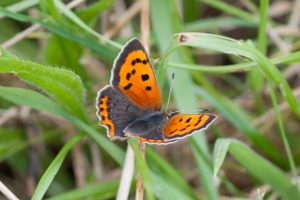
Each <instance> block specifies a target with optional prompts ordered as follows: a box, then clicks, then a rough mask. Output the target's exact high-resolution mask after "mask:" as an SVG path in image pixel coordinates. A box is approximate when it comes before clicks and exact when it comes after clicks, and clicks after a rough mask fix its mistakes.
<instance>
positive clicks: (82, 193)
mask: <svg viewBox="0 0 300 200" xmlns="http://www.w3.org/2000/svg"><path fill="white" fill-rule="evenodd" d="M118 187H119V180H113V181H107V182H101V183H98V184H93V185H87V186H85V187H83V188H79V189H75V190H71V191H68V192H65V193H63V194H58V195H57V196H54V197H51V198H49V199H47V200H65V199H68V200H76V199H86V198H87V199H89V198H91V199H113V198H114V197H115V196H116V193H117V191H118Z"/></svg>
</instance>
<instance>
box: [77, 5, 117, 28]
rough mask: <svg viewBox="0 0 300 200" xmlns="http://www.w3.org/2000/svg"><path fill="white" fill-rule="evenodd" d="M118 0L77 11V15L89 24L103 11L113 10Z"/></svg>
mask: <svg viewBox="0 0 300 200" xmlns="http://www.w3.org/2000/svg"><path fill="white" fill-rule="evenodd" d="M115 2H116V0H102V1H98V2H95V3H93V4H92V5H89V6H87V7H85V8H82V9H80V10H77V11H76V14H77V15H78V16H79V17H80V18H81V19H82V20H83V21H85V22H87V23H89V22H91V21H92V20H93V19H94V18H96V17H97V16H99V15H100V14H101V13H102V12H103V11H105V10H107V9H109V8H111V7H112V6H113V5H114V4H115Z"/></svg>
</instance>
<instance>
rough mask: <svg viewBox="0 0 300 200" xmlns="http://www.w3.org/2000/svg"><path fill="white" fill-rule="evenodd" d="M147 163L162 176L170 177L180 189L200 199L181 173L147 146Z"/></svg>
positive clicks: (154, 171) (170, 180)
mask: <svg viewBox="0 0 300 200" xmlns="http://www.w3.org/2000/svg"><path fill="white" fill-rule="evenodd" d="M147 161H148V162H147V163H149V166H150V168H151V170H152V172H153V173H156V174H159V176H160V177H164V179H168V180H169V182H171V183H173V184H174V185H176V186H177V188H179V189H180V190H182V191H184V192H185V193H186V194H188V195H189V196H190V197H191V198H193V199H198V195H197V194H196V193H195V192H194V191H193V188H192V187H190V186H189V185H188V183H187V182H186V180H184V178H183V177H182V176H181V175H180V173H179V172H178V171H177V170H176V169H175V168H174V167H173V166H172V165H170V164H169V163H167V162H166V161H165V160H164V159H162V158H161V157H160V156H159V155H158V154H157V153H155V152H154V151H153V150H152V149H151V148H149V147H148V148H147Z"/></svg>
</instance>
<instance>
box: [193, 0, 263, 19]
mask: <svg viewBox="0 0 300 200" xmlns="http://www.w3.org/2000/svg"><path fill="white" fill-rule="evenodd" d="M199 1H201V2H204V3H206V4H207V5H210V6H211V7H213V8H216V9H219V10H222V11H224V12H225V13H229V14H231V15H233V16H237V17H239V18H241V19H244V20H247V21H249V22H253V23H255V22H257V21H258V18H257V17H256V16H255V15H252V14H250V13H248V12H246V11H243V10H241V9H239V8H237V7H236V6H232V5H229V4H228V3H225V2H223V1H219V0H199Z"/></svg>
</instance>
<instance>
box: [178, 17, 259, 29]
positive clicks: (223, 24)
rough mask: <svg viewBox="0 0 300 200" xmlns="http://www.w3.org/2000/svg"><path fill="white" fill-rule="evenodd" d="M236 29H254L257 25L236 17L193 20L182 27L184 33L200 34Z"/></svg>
mask: <svg viewBox="0 0 300 200" xmlns="http://www.w3.org/2000/svg"><path fill="white" fill-rule="evenodd" d="M236 27H239V28H241V27H246V28H256V27H257V23H253V22H249V21H247V20H244V19H240V18H237V17H226V16H222V17H213V18H205V19H200V20H195V21H192V22H189V23H186V24H185V26H184V31H186V32H201V31H208V30H212V31H213V30H217V29H222V28H236Z"/></svg>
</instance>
